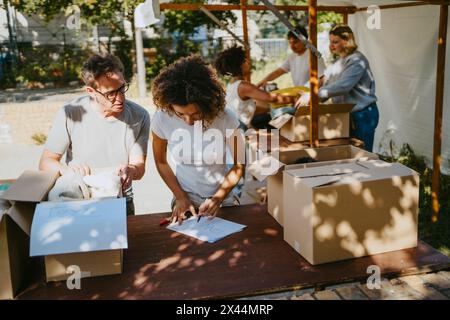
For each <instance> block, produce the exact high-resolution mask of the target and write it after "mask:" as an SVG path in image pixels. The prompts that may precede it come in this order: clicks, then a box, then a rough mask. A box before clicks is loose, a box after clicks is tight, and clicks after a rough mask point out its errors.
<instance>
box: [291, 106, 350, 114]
mask: <svg viewBox="0 0 450 320" xmlns="http://www.w3.org/2000/svg"><path fill="white" fill-rule="evenodd" d="M354 107H355V105H354V104H351V103H332V104H324V103H321V104H319V114H330V113H350V111H352V110H353V108H354ZM307 115H309V106H301V107H299V108H297V112H296V113H295V116H307Z"/></svg>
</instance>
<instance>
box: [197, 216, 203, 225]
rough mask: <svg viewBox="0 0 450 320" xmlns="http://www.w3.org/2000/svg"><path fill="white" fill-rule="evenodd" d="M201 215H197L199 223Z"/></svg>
mask: <svg viewBox="0 0 450 320" xmlns="http://www.w3.org/2000/svg"><path fill="white" fill-rule="evenodd" d="M201 217H202V216H201V215H198V217H197V223H199V222H200V218H201Z"/></svg>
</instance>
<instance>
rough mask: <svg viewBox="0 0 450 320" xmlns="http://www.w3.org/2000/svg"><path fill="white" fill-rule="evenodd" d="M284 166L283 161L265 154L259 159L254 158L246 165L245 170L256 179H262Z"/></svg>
mask: <svg viewBox="0 0 450 320" xmlns="http://www.w3.org/2000/svg"><path fill="white" fill-rule="evenodd" d="M283 166H284V164H283V163H281V162H280V161H278V159H276V158H274V157H273V156H271V155H265V156H264V157H262V158H261V159H259V160H256V161H255V162H253V163H252V164H250V165H249V166H248V167H247V170H248V171H249V172H250V174H251V175H252V176H254V177H255V178H256V179H258V181H264V180H265V179H266V178H267V177H268V176H271V175H274V174H276V173H277V172H278V170H279V169H280V168H282V167H283Z"/></svg>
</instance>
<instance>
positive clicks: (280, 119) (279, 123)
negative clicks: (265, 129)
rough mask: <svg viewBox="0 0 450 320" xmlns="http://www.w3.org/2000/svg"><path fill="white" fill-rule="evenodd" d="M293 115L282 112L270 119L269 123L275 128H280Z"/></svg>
mask: <svg viewBox="0 0 450 320" xmlns="http://www.w3.org/2000/svg"><path fill="white" fill-rule="evenodd" d="M293 117H294V116H293V115H290V114H288V113H285V114H282V115H281V116H279V117H276V118H275V119H272V120H271V121H270V122H269V124H270V125H271V126H272V127H275V128H277V129H281V128H282V127H283V126H284V125H285V124H286V123H288V122H289V120H291V119H292V118H293Z"/></svg>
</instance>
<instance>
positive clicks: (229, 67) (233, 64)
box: [214, 45, 246, 77]
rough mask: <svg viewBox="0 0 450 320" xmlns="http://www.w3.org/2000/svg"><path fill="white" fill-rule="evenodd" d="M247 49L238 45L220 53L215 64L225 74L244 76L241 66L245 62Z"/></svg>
mask: <svg viewBox="0 0 450 320" xmlns="http://www.w3.org/2000/svg"><path fill="white" fill-rule="evenodd" d="M245 58H246V55H245V50H244V49H243V48H242V47H239V46H237V45H234V46H232V47H231V48H229V49H227V50H225V51H222V52H221V53H219V56H218V57H217V59H216V61H215V63H214V65H215V67H216V69H217V71H218V72H219V73H220V74H221V75H224V76H227V75H232V76H233V77H237V76H242V69H241V66H242V64H243V63H244V62H245Z"/></svg>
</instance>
